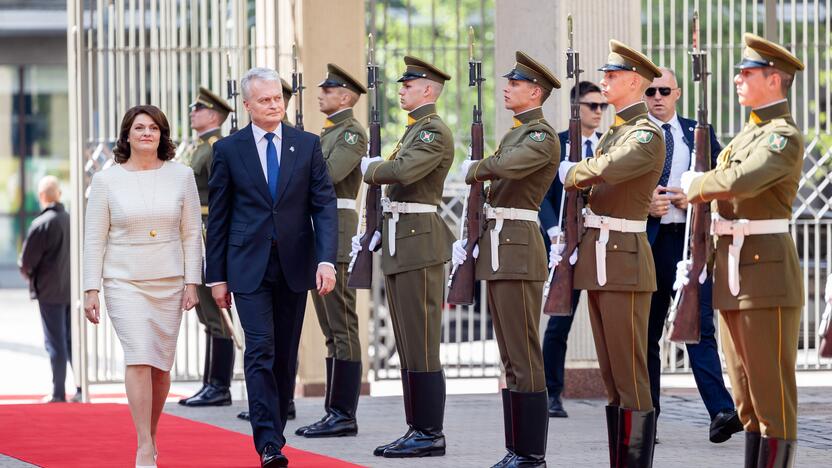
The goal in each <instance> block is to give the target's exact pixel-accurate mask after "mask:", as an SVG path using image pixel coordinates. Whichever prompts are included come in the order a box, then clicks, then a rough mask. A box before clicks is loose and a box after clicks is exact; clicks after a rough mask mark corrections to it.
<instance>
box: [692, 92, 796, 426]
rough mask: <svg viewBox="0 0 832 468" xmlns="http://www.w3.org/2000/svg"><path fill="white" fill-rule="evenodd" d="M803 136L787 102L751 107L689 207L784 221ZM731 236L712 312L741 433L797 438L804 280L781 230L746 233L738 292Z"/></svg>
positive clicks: (719, 259)
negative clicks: (732, 280)
mask: <svg viewBox="0 0 832 468" xmlns="http://www.w3.org/2000/svg"><path fill="white" fill-rule="evenodd" d="M803 150H804V145H803V136H802V133H801V131H800V130H799V129H798V128H797V126H796V125H795V122H794V119H792V116H791V113H790V111H789V104H788V102H786V101H781V102H779V103H775V104H772V105H770V106H768V107H765V108H762V109H757V110H755V111H754V112H753V113H752V115H751V118H750V119H749V121H748V123H747V124H746V125H745V127H743V129H742V130H741V131H740V133H739V134H737V135H736V136H735V137H734V139H733V140H731V142H730V143H729V144H728V145H727V146H726V147H725V149H723V150H722V152H721V153H720V155H719V158H718V164H717V167H716V168H715V169H714V170H712V171H710V172H706V173H705V174H704V175H703V176H702V177H699V178H697V179H695V180H694V181H693V182H692V184H691V186H690V189H689V191H688V194H689V199H690V201H691V202H693V203H702V202H709V201H713V202H712V204H711V209H712V211H713V212H714V213H718V214H719V216H721V217H722V218H724V219H727V220H737V219H747V220H752V221H754V220H774V219H782V220H789V219H791V214H792V203H793V202H794V199H795V197H796V195H797V188H798V183H799V182H800V177H801V170H802V167H803ZM731 244H732V237H731V236H726V235H721V236H718V237H717V238H716V253H715V259H714V260H715V265H714V289H713V302H714V308H716V309H719V312H720V314H719V319H720V320H719V328H720V338H721V341H722V349H723V352H724V354H725V360H726V363H727V366H728V375H729V377H730V378H731V383H732V385H731V386H732V391H733V394H734V400H735V402H736V405H737V411H738V413H739V415H740V419H741V420H742V422H743V425H744V426H745V430H746V431H748V432H755V433H762V435H763V436H765V437H769V438H777V439H785V440H794V439H796V438H797V385H796V382H795V364H796V360H797V339H798V335H799V326H800V317H801V310H802V306H803V283H802V281H801V273H800V263H799V261H798V257H797V250H796V248H795V244H794V240H793V239H792V237H791V235H790V234H789V233H780V234H760V235H749V236H746V237H745V239H744V242H743V245H742V249H741V250H740V254H739V278H740V283H739V293H738V294H737V295H734V294H732V292H731V291H730V289H729V281H728V274H729V273H728V271H729V266H728V249H729V246H730V245H731Z"/></svg>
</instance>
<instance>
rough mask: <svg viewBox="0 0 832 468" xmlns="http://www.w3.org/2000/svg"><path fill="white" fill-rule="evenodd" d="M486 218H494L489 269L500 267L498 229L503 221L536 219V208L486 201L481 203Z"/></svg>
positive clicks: (501, 228) (501, 226)
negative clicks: (510, 206) (493, 203)
mask: <svg viewBox="0 0 832 468" xmlns="http://www.w3.org/2000/svg"><path fill="white" fill-rule="evenodd" d="M483 208H484V209H485V218H486V219H496V220H497V222H496V223H494V228H492V229H491V232H490V234H491V270H492V271H495V272H496V271H497V270H499V269H500V231H502V230H503V221H505V220H509V221H533V222H535V223H537V222H539V221H538V214H537V210H525V209H522V208H503V207H499V206H498V207H493V206H491V205H489V204H488V203H486V204H485V205H483Z"/></svg>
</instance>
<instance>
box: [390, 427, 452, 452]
mask: <svg viewBox="0 0 832 468" xmlns="http://www.w3.org/2000/svg"><path fill="white" fill-rule="evenodd" d="M442 455H445V435H444V434H442V433H441V432H439V433H437V432H434V431H431V432H427V431H421V430H419V429H414V430H413V431H412V432H410V435H409V436H408V437H405V438H403V439H402V440H401V441H399V442H398V443H397V444H395V445H393V446H392V447H388V448H387V449H385V450H384V453H383V454H382V456H383V457H384V458H420V457H441V456H442Z"/></svg>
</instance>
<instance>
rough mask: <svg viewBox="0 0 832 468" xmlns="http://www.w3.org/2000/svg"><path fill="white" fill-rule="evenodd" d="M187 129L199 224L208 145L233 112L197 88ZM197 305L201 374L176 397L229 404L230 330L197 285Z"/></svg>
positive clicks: (191, 402) (204, 198)
mask: <svg viewBox="0 0 832 468" xmlns="http://www.w3.org/2000/svg"><path fill="white" fill-rule="evenodd" d="M190 107H191V128H193V129H194V130H195V131H196V132H197V134H198V135H199V138H198V139H197V141H196V145H193V146H191V147H190V148H188V150H187V151H186V153H185V154H184V155H183V161H182V162H183V163H185V164H187V165H189V166H190V167H191V168H192V169H193V171H194V178H195V179H196V187H197V190H198V191H199V202H200V204H201V205H202V221H203V223H204V222H205V220H206V219H207V217H208V178H209V176H210V174H211V162H212V160H213V155H214V152H213V150H212V149H211V147H212V146H213V145H214V143H216V142H217V141H218V140H219V139H220V138H222V134H221V133H220V127H221V126H222V124H223V122H225V119H226V118H227V117H228V114H229V113H230V112H232V111H233V109H232V108H231V106H229V105H228V103H227V102H225V100H224V99H222V98H221V97H219V96H217V95H216V94H214V93H212V92H211V91H209V90H207V89H206V88H204V87H201V86H200V88H199V94H198V95H197V97H196V100H195V101H194V102H193V104H191V106H190ZM197 294H198V295H199V304H197V305H196V314H197V317H198V318H199V322H200V323H202V324H203V325H204V326H205V367H204V370H203V373H202V388H201V389H200V390H199V391H198V392H196V393H195V394H194V395H193V396H192V397H190V398H183V399H182V400H179V404H180V405H184V406H222V405H230V404H231V391H230V388H231V376H232V373H233V371H234V341H233V339H232V335H231V330H229V328H228V326H227V325H226V324H225V321H224V319H223V317H222V315H221V314H222V312H221V311H220V309H219V307H217V304H216V302H214V299H213V297H212V296H211V288H209V287H207V286H204V285H200V286H199V287H197Z"/></svg>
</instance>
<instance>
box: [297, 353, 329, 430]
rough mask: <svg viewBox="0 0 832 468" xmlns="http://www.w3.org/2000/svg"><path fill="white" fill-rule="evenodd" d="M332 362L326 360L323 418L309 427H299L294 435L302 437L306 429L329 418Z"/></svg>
mask: <svg viewBox="0 0 832 468" xmlns="http://www.w3.org/2000/svg"><path fill="white" fill-rule="evenodd" d="M332 360H333V358H331V357H328V358H326V390H325V392H324V411H325V413H324V415H323V416H321V419H319V420H317V421H315V422H313V423H312V424H309V425H306V426H301V427H299V428H297V429H295V435H299V436H302V435H303V433H304V432H306V430H307V429H309V428H310V427H312V426H314V425H316V424H320V423H322V422H324V421H325V420H326V418H327V416H329V399H330V398H331V396H332Z"/></svg>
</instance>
